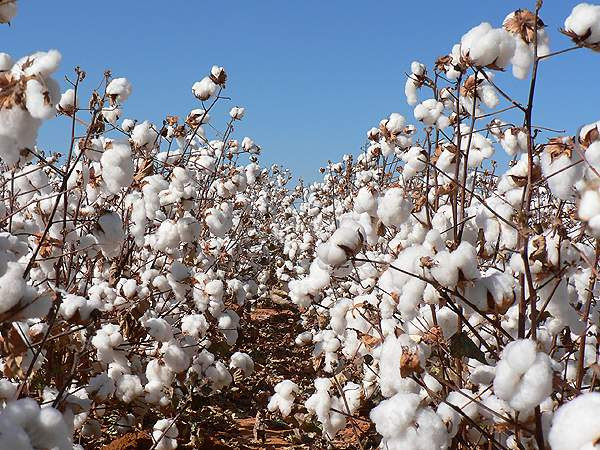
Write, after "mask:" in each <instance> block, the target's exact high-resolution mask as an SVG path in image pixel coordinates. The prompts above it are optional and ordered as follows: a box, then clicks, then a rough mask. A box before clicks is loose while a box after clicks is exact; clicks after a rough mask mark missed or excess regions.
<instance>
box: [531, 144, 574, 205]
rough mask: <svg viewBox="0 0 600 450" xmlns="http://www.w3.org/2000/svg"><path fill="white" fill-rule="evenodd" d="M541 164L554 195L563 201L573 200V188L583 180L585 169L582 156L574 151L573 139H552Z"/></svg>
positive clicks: (542, 156) (543, 153) (545, 148)
mask: <svg viewBox="0 0 600 450" xmlns="http://www.w3.org/2000/svg"><path fill="white" fill-rule="evenodd" d="M540 162H541V165H542V174H543V175H544V176H545V177H546V179H547V180H548V186H549V187H550V190H551V191H552V193H553V194H554V195H555V196H556V197H558V198H559V199H561V200H570V199H573V198H574V197H575V190H574V187H573V186H574V185H575V183H576V182H577V180H579V179H580V178H581V176H582V175H583V170H584V168H585V165H584V164H581V156H580V155H579V153H578V152H576V151H575V149H574V142H573V139H572V138H571V137H563V138H553V139H551V140H550V141H549V142H548V144H547V145H546V146H545V147H544V152H542V155H541V157H540ZM578 163H579V164H578Z"/></svg>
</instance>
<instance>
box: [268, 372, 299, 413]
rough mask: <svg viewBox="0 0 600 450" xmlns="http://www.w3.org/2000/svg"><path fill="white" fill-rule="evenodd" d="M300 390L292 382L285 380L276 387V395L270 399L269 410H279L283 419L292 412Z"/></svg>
mask: <svg viewBox="0 0 600 450" xmlns="http://www.w3.org/2000/svg"><path fill="white" fill-rule="evenodd" d="M299 391H300V388H299V387H298V385H297V384H296V383H294V382H293V381H291V380H283V381H281V382H279V383H277V384H276V385H275V394H273V395H272V396H271V397H270V398H269V403H268V405H267V409H268V410H269V411H271V412H274V411H277V410H279V412H280V413H281V415H282V416H283V417H287V416H289V415H290V413H291V412H292V406H293V405H294V399H295V398H296V394H298V392H299Z"/></svg>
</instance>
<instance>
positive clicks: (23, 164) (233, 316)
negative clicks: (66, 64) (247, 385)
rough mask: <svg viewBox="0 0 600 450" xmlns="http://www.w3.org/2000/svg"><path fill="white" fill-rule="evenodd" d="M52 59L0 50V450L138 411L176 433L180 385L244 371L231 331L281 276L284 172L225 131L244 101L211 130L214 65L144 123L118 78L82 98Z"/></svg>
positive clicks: (82, 82)
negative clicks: (161, 115) (57, 132)
mask: <svg viewBox="0 0 600 450" xmlns="http://www.w3.org/2000/svg"><path fill="white" fill-rule="evenodd" d="M3 8H5V6H4V3H3ZM0 11H3V10H0ZM60 59H61V55H60V53H59V52H58V51H56V50H50V51H47V52H38V53H35V54H32V55H29V56H25V57H23V58H21V59H16V60H13V59H12V57H11V56H9V55H8V54H5V53H2V54H0V159H1V163H2V172H3V176H2V181H1V188H0V189H1V192H2V202H0V216H1V224H0V227H1V231H0V289H1V290H2V296H0V325H1V329H0V330H1V338H0V348H1V349H2V351H1V352H0V355H1V356H0V369H1V373H2V376H1V377H0V448H10V449H32V448H34V449H38V448H40V449H41V448H56V449H67V448H68V449H71V448H80V446H79V444H77V443H78V442H80V443H85V442H95V441H96V442H97V440H98V439H99V438H101V437H102V436H103V435H104V434H105V433H106V432H107V431H108V432H109V433H110V434H111V435H113V436H115V435H118V434H122V433H126V432H129V431H132V430H136V429H141V427H142V424H143V423H145V421H148V420H150V421H152V422H153V423H154V425H153V428H152V430H151V434H152V438H153V440H154V448H156V449H174V448H176V447H177V446H178V442H179V441H178V436H181V435H182V433H183V429H184V428H185V426H184V425H182V423H181V421H178V420H176V419H177V418H178V417H180V415H181V413H182V411H185V409H186V407H189V405H190V404H191V402H192V400H193V399H194V398H196V397H197V396H203V395H211V393H213V392H216V391H220V390H223V389H226V388H227V387H228V386H229V385H231V383H232V382H233V380H234V378H236V379H238V378H239V377H240V376H241V378H242V379H243V377H244V376H249V375H250V374H251V373H252V372H253V370H254V362H253V360H252V358H251V357H250V355H249V354H248V353H246V352H243V351H241V350H240V349H239V329H240V327H241V323H242V321H243V320H245V317H246V316H247V312H248V307H249V304H250V303H251V302H253V301H255V300H256V299H258V298H260V297H261V296H265V295H268V294H269V291H270V290H271V288H272V286H273V280H274V279H277V277H278V275H277V274H276V271H275V269H276V267H277V265H276V263H277V262H276V261H275V259H277V258H279V260H281V257H279V256H278V255H280V254H283V245H284V238H285V235H286V233H287V230H286V228H285V223H286V217H288V216H290V214H291V211H292V210H293V203H294V199H295V195H296V194H295V191H293V190H289V189H288V187H287V185H288V183H289V181H290V179H291V175H290V174H289V172H288V171H287V170H284V169H282V168H280V167H278V166H272V167H271V168H263V167H261V166H260V165H259V163H258V155H259V153H260V148H259V147H258V145H256V144H255V143H254V142H253V140H252V139H251V138H249V137H245V138H243V139H242V140H238V139H235V138H234V134H233V133H234V131H235V128H236V126H237V123H238V122H239V121H240V120H242V119H243V117H244V113H245V110H244V108H243V107H239V106H235V107H233V108H231V111H230V113H229V117H228V118H227V121H226V125H225V128H224V130H222V132H220V133H219V132H218V133H217V134H216V135H215V136H214V137H210V136H209V134H211V130H212V125H209V124H211V123H212V121H213V119H212V117H211V114H212V113H213V107H214V105H215V104H216V103H217V102H222V101H224V100H223V98H222V95H221V93H222V91H223V90H224V89H225V88H226V83H227V73H226V71H225V69H224V68H222V67H219V66H214V67H212V69H211V70H210V72H209V73H208V75H206V76H205V77H204V78H202V80H201V81H199V82H197V83H195V84H194V85H193V87H192V94H193V95H194V97H195V98H193V97H191V99H190V102H193V103H194V104H195V105H196V106H195V107H194V109H192V110H191V111H190V112H189V114H187V116H186V117H185V118H184V119H183V120H180V119H178V118H177V117H175V116H167V117H166V118H165V120H164V121H163V123H162V124H157V123H151V122H149V121H146V120H144V121H137V120H132V119H129V118H123V116H124V112H125V111H126V108H125V104H126V101H127V100H128V98H129V97H130V95H131V94H132V91H133V87H132V85H131V83H130V82H129V81H128V80H127V79H126V78H122V77H112V76H111V75H110V73H106V74H105V77H104V79H103V81H102V84H101V88H100V89H98V90H94V91H93V92H92V93H91V95H89V96H88V93H89V91H87V92H86V82H87V78H86V74H85V73H84V72H83V71H82V70H81V69H79V68H77V69H76V72H75V78H74V79H70V78H68V83H69V84H70V86H67V87H68V89H66V90H64V91H62V92H61V88H60V87H59V84H58V82H57V81H56V79H55V78H54V77H55V76H56V75H55V74H56V72H57V70H58V67H59V63H60ZM82 105H85V106H82ZM50 119H52V120H62V121H64V122H65V123H66V124H67V125H68V126H69V128H71V126H72V127H73V128H72V129H73V133H72V135H71V136H70V138H69V136H67V137H66V143H65V148H66V151H65V152H64V154H63V155H62V156H61V155H58V154H47V153H45V152H44V150H43V147H42V146H41V145H40V146H38V145H37V142H36V140H37V131H38V129H39V127H40V126H41V125H42V123H43V121H45V120H50ZM282 224H283V225H282ZM215 349H216V350H215ZM188 428H189V427H188ZM183 434H185V433H183ZM187 436H188V437H189V430H188V432H187ZM179 443H180V442H179Z"/></svg>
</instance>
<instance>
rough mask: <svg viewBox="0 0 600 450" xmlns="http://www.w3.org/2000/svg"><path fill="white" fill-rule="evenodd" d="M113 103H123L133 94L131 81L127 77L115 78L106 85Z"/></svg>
mask: <svg viewBox="0 0 600 450" xmlns="http://www.w3.org/2000/svg"><path fill="white" fill-rule="evenodd" d="M106 93H107V94H108V95H109V97H110V99H111V100H112V102H111V103H112V104H115V103H123V102H124V101H125V100H127V98H129V96H130V95H131V83H130V82H129V81H128V80H127V78H115V79H113V80H111V82H110V83H108V86H106Z"/></svg>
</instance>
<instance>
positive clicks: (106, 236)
mask: <svg viewBox="0 0 600 450" xmlns="http://www.w3.org/2000/svg"><path fill="white" fill-rule="evenodd" d="M94 237H95V238H96V241H97V243H98V245H99V246H100V250H102V254H103V255H104V256H105V257H107V258H110V259H112V258H115V257H116V256H118V255H119V254H120V253H121V245H122V243H123V240H124V239H125V231H124V230H123V221H122V220H121V216H119V214H117V213H116V212H111V211H107V212H105V213H104V214H102V215H101V216H100V217H99V218H98V223H97V225H96V230H95V231H94Z"/></svg>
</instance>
